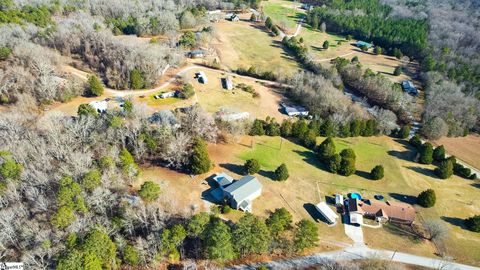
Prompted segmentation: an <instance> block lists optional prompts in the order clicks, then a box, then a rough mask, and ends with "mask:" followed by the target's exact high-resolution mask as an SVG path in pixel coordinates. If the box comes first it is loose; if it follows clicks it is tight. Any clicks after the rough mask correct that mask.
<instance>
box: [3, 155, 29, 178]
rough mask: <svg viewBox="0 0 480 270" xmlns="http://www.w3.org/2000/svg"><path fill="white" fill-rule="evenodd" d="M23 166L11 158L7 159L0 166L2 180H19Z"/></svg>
mask: <svg viewBox="0 0 480 270" xmlns="http://www.w3.org/2000/svg"><path fill="white" fill-rule="evenodd" d="M22 170H23V166H22V165H21V164H20V163H17V162H15V160H13V159H11V158H7V159H5V160H4V161H3V163H2V165H0V175H1V176H2V178H3V179H12V180H17V179H19V178H20V175H21V173H22Z"/></svg>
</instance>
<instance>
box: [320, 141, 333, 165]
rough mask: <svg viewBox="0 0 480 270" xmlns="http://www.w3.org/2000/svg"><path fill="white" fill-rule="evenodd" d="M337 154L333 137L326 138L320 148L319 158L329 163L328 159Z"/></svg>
mask: <svg viewBox="0 0 480 270" xmlns="http://www.w3.org/2000/svg"><path fill="white" fill-rule="evenodd" d="M334 154H335V143H334V142H333V140H332V138H331V137H328V138H326V139H325V140H324V141H323V142H322V143H321V144H320V146H318V156H319V157H320V160H321V161H323V162H327V161H328V159H329V158H330V157H331V156H333V155H334Z"/></svg>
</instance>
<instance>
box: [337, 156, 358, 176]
mask: <svg viewBox="0 0 480 270" xmlns="http://www.w3.org/2000/svg"><path fill="white" fill-rule="evenodd" d="M355 171H356V170H355V160H354V159H352V158H342V161H341V162H340V170H339V172H340V174H342V175H344V176H350V175H352V174H354V173H355Z"/></svg>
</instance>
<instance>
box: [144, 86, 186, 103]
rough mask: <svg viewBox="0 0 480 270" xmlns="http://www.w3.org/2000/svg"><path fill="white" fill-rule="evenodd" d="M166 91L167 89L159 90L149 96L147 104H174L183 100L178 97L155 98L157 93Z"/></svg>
mask: <svg viewBox="0 0 480 270" xmlns="http://www.w3.org/2000/svg"><path fill="white" fill-rule="evenodd" d="M169 91H170V90H169ZM164 92H166V91H159V92H158V93H155V94H153V95H150V96H148V101H147V104H148V105H149V106H161V105H170V104H174V103H177V102H179V101H181V100H182V99H181V98H177V97H171V98H159V99H155V96H156V95H160V94H162V93H164Z"/></svg>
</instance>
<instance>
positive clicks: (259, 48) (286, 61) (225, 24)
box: [214, 14, 301, 74]
mask: <svg viewBox="0 0 480 270" xmlns="http://www.w3.org/2000/svg"><path fill="white" fill-rule="evenodd" d="M240 17H241V18H242V21H239V22H229V21H221V22H219V23H217V24H215V28H216V31H217V33H218V34H217V39H216V40H215V41H214V46H215V47H216V48H217V53H218V54H219V56H220V60H221V64H222V65H224V66H225V67H226V68H228V69H231V70H234V69H238V68H247V69H248V68H249V67H251V66H255V67H256V68H257V69H259V70H261V71H272V72H274V73H276V74H292V73H295V72H297V71H298V70H299V69H301V68H300V66H299V65H298V63H297V62H296V61H295V59H294V58H293V57H292V56H291V55H289V54H288V53H287V52H286V51H285V50H284V49H283V47H282V45H281V40H280V39H279V38H278V37H273V36H272V35H271V34H270V33H268V32H267V31H266V29H265V27H264V26H263V24H261V23H251V22H248V21H247V20H248V18H249V14H242V15H241V16H240Z"/></svg>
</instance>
